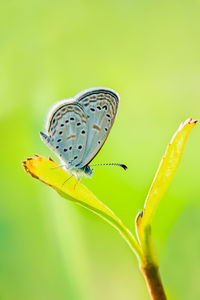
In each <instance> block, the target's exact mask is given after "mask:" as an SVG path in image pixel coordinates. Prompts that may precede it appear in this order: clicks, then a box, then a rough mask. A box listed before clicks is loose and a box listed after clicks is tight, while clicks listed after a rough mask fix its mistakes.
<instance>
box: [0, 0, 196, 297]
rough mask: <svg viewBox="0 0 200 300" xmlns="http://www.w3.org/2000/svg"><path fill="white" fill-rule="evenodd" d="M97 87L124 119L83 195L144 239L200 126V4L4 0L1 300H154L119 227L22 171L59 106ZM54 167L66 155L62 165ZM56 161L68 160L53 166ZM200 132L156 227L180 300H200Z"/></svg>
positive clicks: (169, 285)
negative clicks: (163, 165)
mask: <svg viewBox="0 0 200 300" xmlns="http://www.w3.org/2000/svg"><path fill="white" fill-rule="evenodd" d="M93 86H106V87H110V88H113V89H115V90H116V91H117V92H118V93H119V94H120V96H121V101H120V108H119V113H118V116H117V119H116V121H115V124H114V126H113V129H112V131H111V134H110V136H109V138H108V140H107V142H106V143H105V145H104V147H103V148H102V150H101V151H100V153H99V154H98V156H97V157H96V158H95V162H96V163H107V162H108V163H109V162H120V163H125V164H127V165H128V167H129V169H128V170H127V172H124V171H123V170H122V169H120V168H117V167H116V168H115V167H102V168H101V167H99V168H96V170H95V174H94V176H93V178H92V179H91V180H90V179H83V182H84V183H85V184H86V185H87V186H88V187H89V188H90V189H91V190H92V191H93V192H94V194H95V195H96V196H98V198H99V199H100V200H101V201H103V202H104V203H105V204H106V205H108V206H109V207H110V208H111V209H112V210H113V211H114V212H115V213H116V214H117V215H118V216H119V217H120V218H121V219H122V220H123V222H124V223H125V224H126V225H127V226H128V227H129V228H130V229H131V230H134V219H135V216H136V214H137V212H138V210H139V209H141V208H142V207H143V203H144V200H145V197H146V194H147V192H148V189H149V187H150V185H151V182H152V180H153V177H154V174H155V172H156V170H157V167H158V164H159V162H160V159H161V157H162V155H163V153H164V150H165V148H166V145H167V144H168V142H169V141H170V139H171V137H172V135H173V134H174V132H175V131H176V129H177V128H178V126H179V124H180V122H182V121H184V120H185V119H187V118H188V117H193V118H196V119H200V2H199V1H197V0H196V1H193V0H176V1H174V0H168V1H159V0H152V1H147V0H141V1H130V0H123V1H122V0H115V1H114V0H102V1H92V0H90V1H89V0H88V1H83V0H73V1H47V0H43V1H38V0H34V1H33V0H30V1H25V0H24V1H23V0H22V1H16V0H13V1H12V0H11V1H2V2H1V9H0V99H1V109H0V125H1V126H0V128H1V150H0V151H1V156H0V159H1V162H0V167H1V173H0V184H1V197H0V299H2V300H46V299H48V300H55V299H56V300H57V299H58V300H64V299H69V300H71V299H73V300H74V299H76V300H94V299H95V300H101V299H104V300H108V299H109V300H110V299H112V300H121V299H125V300H132V299H135V300H138V299H142V300H147V299H149V295H148V292H147V288H146V286H145V283H144V279H143V277H142V275H141V274H140V271H139V269H138V262H137V260H136V258H135V256H134V255H132V253H131V251H130V249H129V248H128V246H127V245H126V243H125V242H124V240H122V238H121V237H120V236H119V234H118V233H117V232H116V231H115V230H114V229H113V228H111V227H110V226H109V225H108V224H107V223H105V222H104V221H102V220H101V219H100V218H98V217H97V216H95V215H92V214H91V213H90V212H88V211H86V210H84V209H83V208H80V207H77V206H74V205H73V204H72V203H71V202H67V201H66V200H64V199H62V198H60V197H59V196H58V195H57V194H56V193H55V192H54V191H53V190H51V189H49V188H48V187H47V186H45V185H43V184H42V183H39V182H37V181H35V180H33V179H32V178H31V177H29V176H28V175H27V174H25V172H24V171H23V168H22V166H21V161H22V160H24V159H25V158H26V157H28V156H32V155H33V154H34V153H37V154H40V155H43V156H49V155H52V153H51V151H50V150H49V149H48V148H47V147H46V146H45V145H44V144H43V143H42V142H41V140H40V137H39V131H40V130H42V129H43V126H44V120H45V116H46V112H47V110H48V109H49V107H50V106H51V105H52V104H53V103H54V102H56V101H57V100H60V99H63V98H67V97H71V96H74V95H75V94H76V93H78V92H79V91H81V90H83V89H85V88H88V87H93ZM53 157H54V156H53ZM54 158H55V157H54ZM199 166H200V128H199V125H197V126H196V127H195V128H194V129H193V131H192V133H191V135H190V136H189V140H188V142H187V145H186V149H185V151H184V154H183V158H182V161H181V165H180V167H179V169H178V171H177V173H176V176H175V178H174V180H173V183H172V185H171V187H170V189H169V191H168V193H167V195H166V196H165V197H164V199H163V201H162V203H161V205H160V207H159V210H158V212H157V214H156V217H155V219H154V223H153V237H154V244H155V248H156V252H157V255H158V258H159V261H160V265H161V267H160V272H161V275H162V279H163V283H164V286H165V288H166V291H167V293H168V296H169V299H172V300H173V299H177V300H179V299H181V300H186V299H193V300H196V299H200V284H199V280H200V184H199V178H200V176H199V174H200V167H199Z"/></svg>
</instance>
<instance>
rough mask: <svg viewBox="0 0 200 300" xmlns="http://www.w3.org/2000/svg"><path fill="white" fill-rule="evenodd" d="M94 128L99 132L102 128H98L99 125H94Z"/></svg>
mask: <svg viewBox="0 0 200 300" xmlns="http://www.w3.org/2000/svg"><path fill="white" fill-rule="evenodd" d="M92 128H94V129H96V130H98V131H100V130H101V128H100V127H99V126H97V125H93V126H92Z"/></svg>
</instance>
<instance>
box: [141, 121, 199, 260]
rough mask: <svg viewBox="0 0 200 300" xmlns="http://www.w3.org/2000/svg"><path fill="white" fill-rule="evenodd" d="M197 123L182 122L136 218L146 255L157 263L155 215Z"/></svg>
mask: <svg viewBox="0 0 200 300" xmlns="http://www.w3.org/2000/svg"><path fill="white" fill-rule="evenodd" d="M196 123H197V121H193V120H192V119H188V120H186V121H185V122H183V123H181V125H180V126H179V128H178V130H177V131H176V132H175V134H174V136H173V137H172V140H171V142H170V143H169V145H168V146H167V149H166V152H165V154H164V157H163V158H162V160H161V163H160V165H159V168H158V170H157V172H156V175H155V177H154V180H153V183H152V185H151V188H150V190H149V193H148V195H147V198H146V201H145V204H144V210H143V211H142V212H140V213H139V214H138V216H137V218H136V231H137V235H138V239H139V240H140V244H141V247H142V250H143V253H144V256H148V258H147V259H148V261H150V262H153V263H154V264H155V265H156V264H157V259H156V257H155V254H154V250H153V246H152V240H151V224H152V220H153V216H154V214H155V212H156V209H157V207H158V205H159V203H160V201H161V199H162V198H163V196H164V194H165V193H166V191H167V189H168V187H169V185H170V183H171V180H172V178H173V176H174V174H175V172H176V169H177V167H178V165H179V162H180V159H181V156H182V153H183V149H184V146H185V143H186V140H187V137H188V135H189V133H190V131H191V130H192V128H193V127H194V126H195V124H196Z"/></svg>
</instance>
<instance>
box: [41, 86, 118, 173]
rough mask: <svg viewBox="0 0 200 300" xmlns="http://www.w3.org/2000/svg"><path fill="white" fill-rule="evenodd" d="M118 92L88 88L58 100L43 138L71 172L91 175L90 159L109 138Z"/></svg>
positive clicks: (48, 120)
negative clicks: (73, 95) (68, 97)
mask: <svg viewBox="0 0 200 300" xmlns="http://www.w3.org/2000/svg"><path fill="white" fill-rule="evenodd" d="M118 104H119V96H118V94H117V93H116V92H115V91H113V90H111V89H108V88H91V89H87V90H85V91H83V92H81V93H79V94H77V95H76V96H75V97H74V98H70V99H64V100H61V101H59V102H57V103H56V104H55V105H54V106H53V107H52V109H51V110H50V112H49V114H48V117H47V121H46V133H43V132H41V133H40V136H41V139H42V140H43V142H44V143H45V144H47V146H48V147H49V148H50V149H52V151H53V152H54V153H55V154H56V155H57V156H58V157H59V159H60V161H61V163H62V164H63V165H64V166H65V167H66V168H67V169H68V170H70V171H71V173H72V174H77V175H79V174H80V175H81V174H84V175H86V176H89V177H90V176H91V175H92V169H91V168H90V166H89V163H90V162H91V160H93V158H94V157H95V156H96V155H97V153H98V152H99V150H100V149H101V147H102V146H103V144H104V142H105V141H106V139H107V137H108V134H109V132H110V129H111V127H112V125H113V122H114V119H115V117H116V114H117V110H118Z"/></svg>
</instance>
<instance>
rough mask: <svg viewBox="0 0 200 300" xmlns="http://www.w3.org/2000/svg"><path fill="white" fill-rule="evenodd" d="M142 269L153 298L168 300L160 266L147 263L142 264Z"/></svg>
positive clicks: (155, 299)
mask: <svg viewBox="0 0 200 300" xmlns="http://www.w3.org/2000/svg"><path fill="white" fill-rule="evenodd" d="M140 270H141V272H142V274H143V275H144V278H145V280H146V284H147V287H148V289H149V293H150V295H151V298H152V299H153V300H167V297H166V295H165V291H164V288H163V285H162V282H161V278H160V274H159V270H158V266H155V265H154V264H146V265H144V266H141V267H140Z"/></svg>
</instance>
